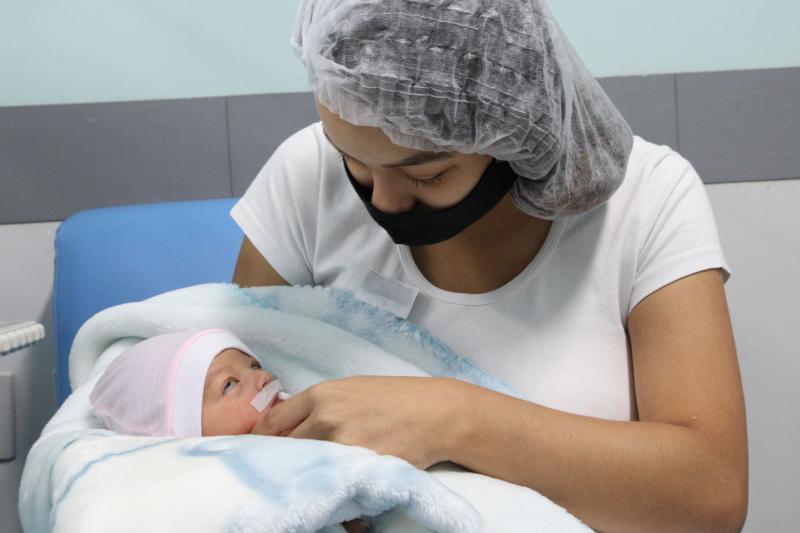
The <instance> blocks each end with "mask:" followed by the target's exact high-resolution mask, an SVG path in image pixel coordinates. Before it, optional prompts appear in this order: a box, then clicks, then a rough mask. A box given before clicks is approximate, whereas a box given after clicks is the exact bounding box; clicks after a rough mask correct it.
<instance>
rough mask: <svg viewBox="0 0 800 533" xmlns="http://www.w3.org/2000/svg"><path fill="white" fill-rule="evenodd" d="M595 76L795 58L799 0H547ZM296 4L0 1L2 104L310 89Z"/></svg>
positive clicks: (284, 0) (785, 63) (763, 64)
mask: <svg viewBox="0 0 800 533" xmlns="http://www.w3.org/2000/svg"><path fill="white" fill-rule="evenodd" d="M549 3H550V6H551V8H552V10H553V12H554V13H555V15H556V17H557V18H558V20H559V22H560V23H561V25H562V26H563V28H564V31H565V32H566V33H567V35H568V36H569V38H570V39H571V40H572V42H573V44H574V46H575V48H576V49H577V50H578V52H579V53H580V54H581V56H582V57H583V59H584V61H585V62H586V64H587V65H588V66H589V68H590V69H591V71H592V73H593V74H594V75H595V76H599V77H608V76H629V75H640V74H659V73H675V72H700V71H715V70H742V69H759V68H777V67H792V66H798V65H800V39H798V38H797V20H798V19H800V2H798V1H797V0H770V1H769V2H763V3H759V2H753V1H751V0H703V1H697V0H672V1H670V2H647V1H642V0H605V1H603V2H586V1H584V2H576V1H570V0H551V1H550V2H549ZM298 4H299V0H237V1H236V2H220V1H218V0H170V1H169V2H166V1H164V0H135V1H125V2H109V1H108V0H81V1H79V2H74V1H73V2H70V1H66V0H0V72H2V80H3V82H2V83H0V106H19V105H37V104H64V103H79V102H110V101H120V100H152V99H168V98H191V97H198V96H222V95H224V96H229V95H234V94H260V93H279V92H294V91H305V90H307V88H306V74H305V72H304V71H303V69H302V67H301V65H300V62H299V61H298V60H297V59H296V58H295V57H294V54H293V53H292V51H291V47H290V45H289V37H290V33H291V28H292V25H293V20H294V14H295V11H296V8H297V5H298Z"/></svg>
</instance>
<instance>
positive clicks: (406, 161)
mask: <svg viewBox="0 0 800 533" xmlns="http://www.w3.org/2000/svg"><path fill="white" fill-rule="evenodd" d="M322 134H323V135H325V138H326V139H328V142H329V143H331V146H333V147H334V148H336V151H338V152H339V153H340V154H342V155H345V156H347V157H351V156H350V155H349V154H347V153H346V152H345V151H344V150H342V149H340V148H339V147H338V146H336V144H335V143H334V142H333V141H332V140H331V138H330V137H329V136H328V132H327V131H325V128H322ZM452 156H453V153H452V152H417V153H415V154H412V155H410V156H408V157H404V158H403V159H401V160H400V161H396V162H394V163H389V164H388V165H383V166H384V167H389V168H393V167H413V166H414V165H422V164H424V163H430V162H431V161H438V160H440V159H449V158H450V157H452Z"/></svg>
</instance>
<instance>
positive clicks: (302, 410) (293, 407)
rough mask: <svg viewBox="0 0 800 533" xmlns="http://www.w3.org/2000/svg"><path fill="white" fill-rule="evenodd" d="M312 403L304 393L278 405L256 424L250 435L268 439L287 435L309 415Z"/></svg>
mask: <svg viewBox="0 0 800 533" xmlns="http://www.w3.org/2000/svg"><path fill="white" fill-rule="evenodd" d="M311 406H312V403H311V401H310V399H309V397H308V394H307V393H306V392H302V393H300V394H298V395H296V396H292V397H291V398H289V399H288V400H286V401H284V402H281V403H279V404H278V405H276V406H275V407H273V408H272V409H270V410H269V411H267V413H265V415H264V416H263V417H261V420H259V421H258V422H256V425H255V426H254V427H253V431H252V433H253V434H255V435H265V436H270V437H284V436H286V435H289V434H290V433H291V432H292V431H293V430H294V429H295V428H296V427H297V426H299V425H300V424H301V423H302V422H303V421H304V420H305V419H307V418H308V417H309V415H310V414H311Z"/></svg>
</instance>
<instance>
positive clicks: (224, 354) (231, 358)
mask: <svg viewBox="0 0 800 533" xmlns="http://www.w3.org/2000/svg"><path fill="white" fill-rule="evenodd" d="M251 361H257V359H256V358H255V357H253V356H251V355H250V354H248V353H245V352H243V351H241V350H238V349H236V348H226V349H224V350H222V351H221V352H219V353H218V354H217V355H216V356H214V359H213V360H212V361H211V367H210V368H214V367H215V366H216V367H220V366H224V365H229V364H233V363H236V362H247V363H249V362H251Z"/></svg>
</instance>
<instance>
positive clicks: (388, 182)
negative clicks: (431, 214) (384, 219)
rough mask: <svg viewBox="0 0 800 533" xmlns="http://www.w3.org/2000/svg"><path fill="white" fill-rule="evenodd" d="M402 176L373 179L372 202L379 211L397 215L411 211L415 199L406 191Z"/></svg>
mask: <svg viewBox="0 0 800 533" xmlns="http://www.w3.org/2000/svg"><path fill="white" fill-rule="evenodd" d="M402 179H403V178H402V177H401V176H383V175H375V174H373V177H372V196H371V197H370V202H371V203H372V205H373V206H374V207H375V208H376V209H377V210H379V211H383V212H384V213H386V214H389V215H396V214H399V213H405V212H406V211H410V210H411V208H412V207H414V198H413V196H411V195H409V194H408V191H407V190H405V183H403V182H402V181H400V180H402Z"/></svg>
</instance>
